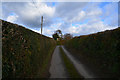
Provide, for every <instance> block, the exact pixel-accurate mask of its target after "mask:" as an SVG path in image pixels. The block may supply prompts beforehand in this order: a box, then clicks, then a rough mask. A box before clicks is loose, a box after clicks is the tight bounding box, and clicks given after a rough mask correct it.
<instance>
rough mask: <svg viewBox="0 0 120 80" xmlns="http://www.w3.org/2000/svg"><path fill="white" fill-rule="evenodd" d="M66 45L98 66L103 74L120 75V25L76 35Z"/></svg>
mask: <svg viewBox="0 0 120 80" xmlns="http://www.w3.org/2000/svg"><path fill="white" fill-rule="evenodd" d="M65 46H66V48H67V49H69V51H71V52H72V54H73V55H75V56H77V57H78V58H79V59H80V58H81V59H82V60H83V62H84V61H86V62H87V63H88V64H91V65H93V67H96V68H97V70H98V72H101V73H102V75H104V76H108V77H119V76H120V27H119V28H117V29H114V30H107V31H104V32H98V33H96V34H90V35H84V36H79V37H75V38H73V39H71V40H70V41H68V42H66V44H65Z"/></svg>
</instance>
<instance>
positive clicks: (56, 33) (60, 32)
mask: <svg viewBox="0 0 120 80" xmlns="http://www.w3.org/2000/svg"><path fill="white" fill-rule="evenodd" d="M52 37H53V38H54V40H57V39H58V40H62V31H61V30H59V29H58V30H56V31H55V33H54V34H53V35H52Z"/></svg>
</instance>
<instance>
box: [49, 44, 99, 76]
mask: <svg viewBox="0 0 120 80" xmlns="http://www.w3.org/2000/svg"><path fill="white" fill-rule="evenodd" d="M59 47H62V49H63V51H64V52H65V54H66V55H67V57H68V58H69V59H70V61H71V62H72V63H73V65H74V66H75V68H76V70H77V71H78V72H79V74H80V75H82V76H83V77H84V78H98V77H96V76H95V75H93V73H92V72H91V71H90V69H88V68H87V67H86V66H84V65H83V64H81V62H80V61H78V60H77V59H75V58H74V57H73V56H72V55H71V54H70V53H69V52H68V51H67V50H66V49H65V48H64V46H56V48H55V50H54V53H53V56H52V61H51V67H50V70H49V72H50V74H51V76H50V78H68V75H67V72H66V70H65V66H64V65H63V62H62V61H63V60H62V58H61V56H60V51H59Z"/></svg>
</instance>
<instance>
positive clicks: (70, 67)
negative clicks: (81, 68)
mask: <svg viewBox="0 0 120 80" xmlns="http://www.w3.org/2000/svg"><path fill="white" fill-rule="evenodd" d="M59 49H60V53H61V56H62V59H63V61H64V64H65V67H66V69H67V71H68V74H69V76H70V78H82V79H83V77H82V76H81V75H80V74H79V73H78V71H77V70H76V69H75V67H74V65H73V64H72V62H71V61H70V60H69V58H68V57H67V56H66V55H65V53H64V51H63V49H62V48H61V47H59Z"/></svg>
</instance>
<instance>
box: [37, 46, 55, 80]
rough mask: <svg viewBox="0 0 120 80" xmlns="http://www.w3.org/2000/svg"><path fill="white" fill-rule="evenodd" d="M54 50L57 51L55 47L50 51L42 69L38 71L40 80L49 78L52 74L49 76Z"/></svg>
mask: <svg viewBox="0 0 120 80" xmlns="http://www.w3.org/2000/svg"><path fill="white" fill-rule="evenodd" d="M54 49H55V47H54V48H52V49H51V50H50V51H49V53H48V55H47V57H46V59H45V60H44V62H43V65H42V67H41V68H40V70H39V71H38V74H37V76H36V77H38V78H39V77H40V78H48V77H49V76H50V74H49V68H50V62H51V58H52V54H53V51H54Z"/></svg>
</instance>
